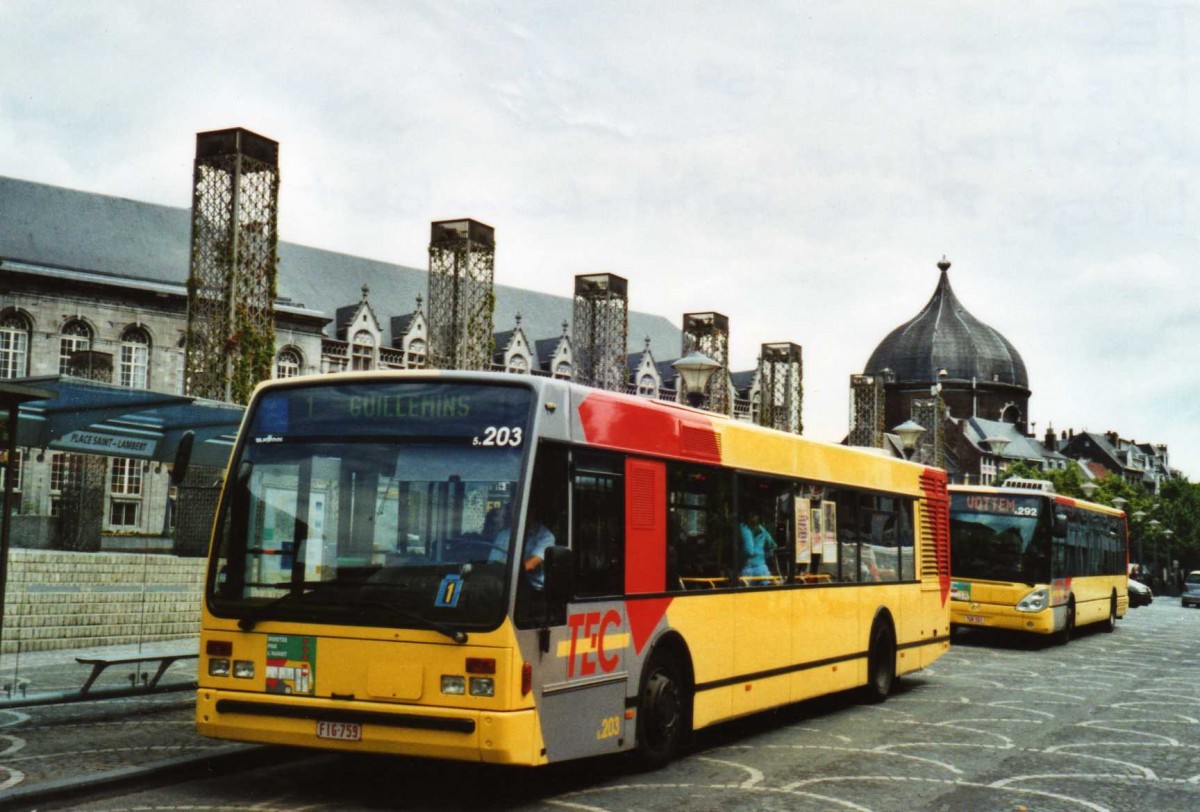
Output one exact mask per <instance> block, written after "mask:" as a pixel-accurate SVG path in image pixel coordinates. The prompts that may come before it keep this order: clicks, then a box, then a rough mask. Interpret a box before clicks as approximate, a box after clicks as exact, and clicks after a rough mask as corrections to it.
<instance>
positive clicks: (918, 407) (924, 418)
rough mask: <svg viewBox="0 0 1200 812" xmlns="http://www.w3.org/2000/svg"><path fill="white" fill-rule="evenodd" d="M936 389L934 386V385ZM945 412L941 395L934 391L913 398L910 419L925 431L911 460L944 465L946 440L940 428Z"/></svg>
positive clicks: (939, 465) (939, 466)
mask: <svg viewBox="0 0 1200 812" xmlns="http://www.w3.org/2000/svg"><path fill="white" fill-rule="evenodd" d="M935 389H936V387H935ZM945 413H946V407H945V404H944V403H943V402H942V398H941V395H940V394H938V393H936V392H934V393H930V396H929V397H927V398H913V400H912V419H913V420H914V421H916V423H917V425H919V426H921V427H923V428H924V429H925V433H924V434H922V435H921V437H920V439H918V440H917V448H916V451H915V452H914V453H913V457H912V458H913V460H915V461H916V462H923V463H925V464H926V465H936V466H937V467H938V468H945V467H946V442H945V433H944V431H943V429H942V418H943V416H944V415H945Z"/></svg>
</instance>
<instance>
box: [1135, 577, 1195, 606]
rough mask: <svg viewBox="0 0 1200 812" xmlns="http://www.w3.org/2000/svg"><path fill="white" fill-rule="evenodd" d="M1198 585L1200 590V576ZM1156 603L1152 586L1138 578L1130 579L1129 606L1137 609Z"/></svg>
mask: <svg viewBox="0 0 1200 812" xmlns="http://www.w3.org/2000/svg"><path fill="white" fill-rule="evenodd" d="M1196 587H1197V589H1198V590H1200V577H1198V578H1197V581H1196ZM1197 599H1198V600H1200V592H1197ZM1152 603H1154V593H1153V592H1152V591H1151V590H1150V587H1148V586H1146V585H1145V584H1143V583H1142V582H1141V581H1139V580H1138V579H1136V578H1130V579H1129V608H1131V609H1135V608H1137V607H1139V606H1149V605H1150V604H1152Z"/></svg>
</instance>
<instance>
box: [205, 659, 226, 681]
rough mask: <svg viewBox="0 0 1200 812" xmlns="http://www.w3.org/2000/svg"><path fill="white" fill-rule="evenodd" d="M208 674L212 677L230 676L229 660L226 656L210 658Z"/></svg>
mask: <svg viewBox="0 0 1200 812" xmlns="http://www.w3.org/2000/svg"><path fill="white" fill-rule="evenodd" d="M208 675H209V676H210V677H228V676H229V660H227V659H225V658H224V657H213V658H210V659H209V661H208Z"/></svg>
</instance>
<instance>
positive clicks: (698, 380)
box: [671, 351, 721, 409]
mask: <svg viewBox="0 0 1200 812" xmlns="http://www.w3.org/2000/svg"><path fill="white" fill-rule="evenodd" d="M671 366H673V367H675V371H676V372H678V373H679V377H681V378H683V386H684V388H685V389H686V390H687V398H688V404H689V405H691V406H693V407H695V408H697V409H699V408H701V406H702V405H703V404H704V388H705V387H706V386H708V380H709V378H711V377H712V375H713V373H714V372H716V371H717V370H718V369H720V368H721V365H720V364H718V363H717V362H716V361H714V360H713V359H711V358H709V357H708V356H707V355H705V354H703V353H701V352H698V351H693V352H692V353H691V354H690V355H686V356H684V357H683V358H680V359H678V360H676V361H673V362H672V363H671Z"/></svg>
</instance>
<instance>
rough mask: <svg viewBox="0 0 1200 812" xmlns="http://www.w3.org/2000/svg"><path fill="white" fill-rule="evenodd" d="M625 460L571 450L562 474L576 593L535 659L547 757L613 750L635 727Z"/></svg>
mask: <svg viewBox="0 0 1200 812" xmlns="http://www.w3.org/2000/svg"><path fill="white" fill-rule="evenodd" d="M624 462H625V461H624V458H623V456H622V455H619V454H613V453H609V452H599V451H594V450H591V449H574V450H573V451H572V453H571V458H570V461H569V472H564V481H569V483H570V496H569V503H570V520H569V525H570V546H571V549H572V552H573V558H574V562H575V599H574V600H573V601H572V602H571V604H570V605H569V606H568V607H567V611H566V623H565V625H562V626H559V627H557V628H551V629H549V651H548V652H546V654H543V655H542V660H541V675H540V676H541V722H542V737H543V740H544V741H545V744H546V757H547V758H548V759H549V760H550V761H560V760H563V759H569V758H578V757H582V756H590V755H596V754H600V753H610V752H615V751H617V750H620V749H626V747H627V746H629V745H631V744H632V740H633V730H632V729H630V730H628V731H627V730H626V729H625V726H626V724H627V722H626V720H625V697H626V694H627V683H628V678H629V657H630V656H632V647H631V646H630V640H631V637H630V624H629V618H628V616H627V614H626V608H625V602H624V601H623V600H622V599H621V598H622V596H623V593H624V591H625V582H626V555H627V553H626V535H625V503H626V484H625V469H624ZM535 478H536V475H535ZM660 481H661V477H660ZM535 487H536V482H535Z"/></svg>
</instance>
